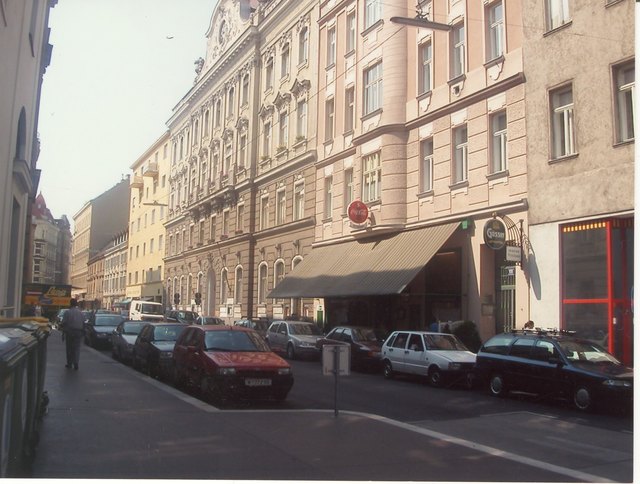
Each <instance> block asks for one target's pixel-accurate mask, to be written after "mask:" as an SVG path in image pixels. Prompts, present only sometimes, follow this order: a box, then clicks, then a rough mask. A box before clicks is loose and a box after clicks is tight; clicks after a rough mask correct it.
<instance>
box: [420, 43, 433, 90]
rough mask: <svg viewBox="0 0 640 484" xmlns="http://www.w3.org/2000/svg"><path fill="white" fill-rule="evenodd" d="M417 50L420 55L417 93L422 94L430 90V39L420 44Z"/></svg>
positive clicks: (431, 53)
mask: <svg viewBox="0 0 640 484" xmlns="http://www.w3.org/2000/svg"><path fill="white" fill-rule="evenodd" d="M418 50H419V55H420V64H419V69H420V71H419V75H418V86H419V88H418V94H424V93H426V92H429V91H431V72H432V69H433V67H432V62H433V52H432V48H431V40H428V41H427V42H424V43H422V44H420V46H419V48H418Z"/></svg>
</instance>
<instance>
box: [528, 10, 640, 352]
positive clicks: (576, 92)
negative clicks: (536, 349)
mask: <svg viewBox="0 0 640 484" xmlns="http://www.w3.org/2000/svg"><path fill="white" fill-rule="evenodd" d="M522 3H523V10H524V11H525V12H527V25H528V28H527V29H525V32H524V38H523V52H524V58H525V72H526V76H527V82H526V84H525V99H526V121H527V158H528V171H529V205H530V207H529V232H530V234H529V235H530V239H531V245H532V250H533V252H534V254H535V257H534V260H535V264H534V265H533V267H532V278H531V315H532V319H533V320H534V321H536V323H537V322H540V323H541V324H543V325H544V326H559V327H561V328H564V329H568V330H573V331H576V332H577V334H578V335H580V336H582V337H586V338H590V339H593V340H595V341H597V342H599V343H600V344H602V345H603V346H605V347H608V349H609V350H610V351H611V352H612V353H614V354H616V355H617V356H618V357H619V358H620V359H622V360H623V361H624V362H625V363H627V364H631V362H632V353H633V344H632V341H633V287H634V281H633V261H634V251H633V246H634V235H633V228H634V218H635V217H634V189H635V187H634V173H635V152H634V150H635V125H634V116H633V113H634V104H635V46H634V28H635V21H634V8H636V7H635V5H634V2H631V1H629V0H607V1H600V0H585V1H582V2H566V1H565V2H563V1H559V0H546V1H543V0H523V2H522ZM636 5H637V4H636ZM551 52H552V53H553V55H549V53H551Z"/></svg>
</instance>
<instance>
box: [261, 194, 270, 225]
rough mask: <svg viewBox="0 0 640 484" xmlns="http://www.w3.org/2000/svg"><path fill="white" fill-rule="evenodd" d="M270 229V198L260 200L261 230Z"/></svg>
mask: <svg viewBox="0 0 640 484" xmlns="http://www.w3.org/2000/svg"><path fill="white" fill-rule="evenodd" d="M266 228H269V197H262V198H261V199H260V230H264V229H266Z"/></svg>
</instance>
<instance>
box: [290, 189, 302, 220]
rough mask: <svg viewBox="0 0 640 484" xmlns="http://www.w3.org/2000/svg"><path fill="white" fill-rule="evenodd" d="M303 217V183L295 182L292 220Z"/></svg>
mask: <svg viewBox="0 0 640 484" xmlns="http://www.w3.org/2000/svg"><path fill="white" fill-rule="evenodd" d="M303 217H304V183H296V184H295V185H294V186H293V220H300V219H302V218H303Z"/></svg>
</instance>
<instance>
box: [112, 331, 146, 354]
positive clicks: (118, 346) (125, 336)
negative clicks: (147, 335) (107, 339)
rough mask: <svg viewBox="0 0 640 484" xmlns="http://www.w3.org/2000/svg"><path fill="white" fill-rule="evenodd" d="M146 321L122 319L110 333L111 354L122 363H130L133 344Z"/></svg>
mask: <svg viewBox="0 0 640 484" xmlns="http://www.w3.org/2000/svg"><path fill="white" fill-rule="evenodd" d="M145 324H147V322H146V321H123V322H121V323H120V324H119V325H118V326H117V327H116V329H114V330H113V333H111V356H113V358H114V359H116V360H120V361H122V362H123V363H127V364H131V363H132V359H133V345H134V344H135V342H136V338H137V337H138V334H139V333H140V330H141V329H142V327H143V326H144V325H145Z"/></svg>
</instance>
